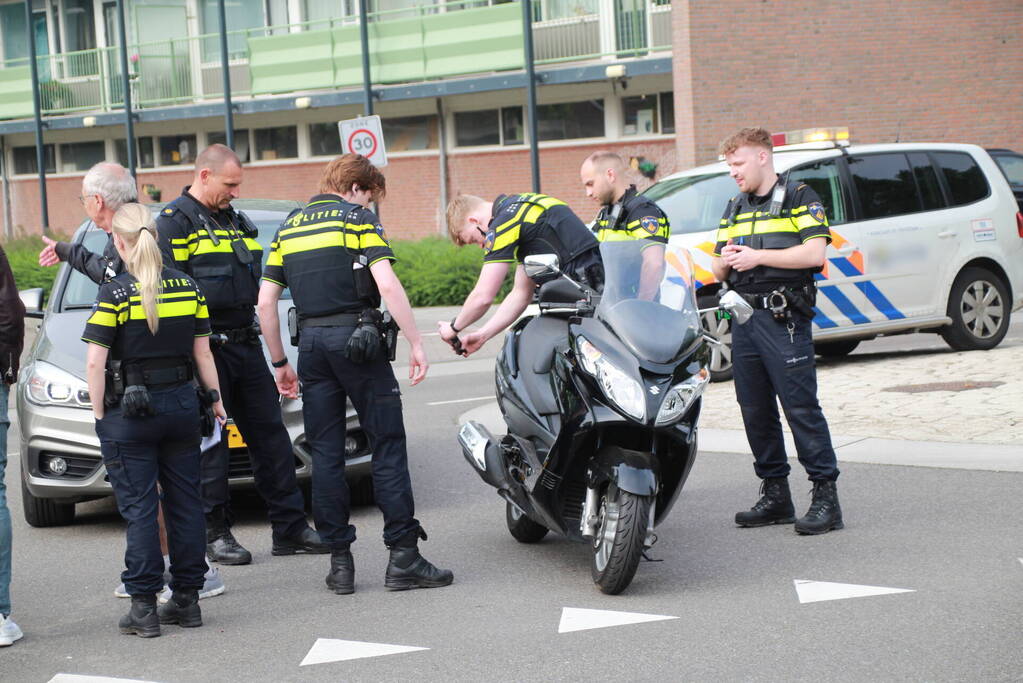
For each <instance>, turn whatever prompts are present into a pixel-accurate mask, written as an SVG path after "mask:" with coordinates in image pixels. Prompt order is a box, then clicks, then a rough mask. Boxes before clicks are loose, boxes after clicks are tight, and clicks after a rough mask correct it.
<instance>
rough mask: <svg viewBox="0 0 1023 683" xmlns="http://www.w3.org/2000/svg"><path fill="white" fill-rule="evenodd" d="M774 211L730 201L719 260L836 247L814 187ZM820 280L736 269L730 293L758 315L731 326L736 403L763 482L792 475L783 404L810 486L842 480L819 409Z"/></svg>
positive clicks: (766, 202) (802, 273)
mask: <svg viewBox="0 0 1023 683" xmlns="http://www.w3.org/2000/svg"><path fill="white" fill-rule="evenodd" d="M779 182H781V181H780V180H779ZM770 209H771V195H770V194H769V195H768V196H767V197H757V196H751V195H749V194H745V193H744V194H740V195H739V196H737V197H734V198H733V199H732V200H731V201H729V203H728V207H727V209H726V210H725V214H724V216H723V217H722V219H721V227H720V228H719V229H718V233H717V244H716V245H715V247H714V253H715V255H717V256H720V254H721V250H722V248H723V247H724V246H725V244H726V243H727V242H728V240H733V244H740V245H746V246H749V247H752V248H753V249H785V248H788V247H792V246H796V245H799V244H803V243H804V242H806V241H808V240H810V239H826V240H827V241H828V242H830V241H831V232H830V230H829V229H828V220H827V217H826V215H825V213H824V207H823V206H822V205H821V202H820V199H819V198H818V196H817V194H816V193H815V192H814V191H813V190H812V189H811V188H810V187H809V186H807V185H805V184H802V183H794V182H790V183H787V184H786V186H785V197H784V201H783V202H782V204H781V207H780V211H778V212H777V215H771V213H770ZM814 272H815V271H814V270H811V269H803V270H792V269H787V268H773V267H768V266H757V267H756V268H753V269H751V270H748V271H745V272H739V271H737V270H734V269H733V270H732V271H731V272H730V273H729V275H728V284H729V286H730V287H731V288H732V289H734V290H735V291H737V292H738V293H739V294H741V295H743V297H744V298H746V300H747V301H749V302H750V303H751V304H752V305H753V308H754V312H753V316H752V317H751V318H750V319H749V321H747V322H746V323H745V324H742V325H739V324H734V323H733V325H732V364H733V373H734V380H735V394H736V398H737V400H738V402H739V407H740V409H741V411H742V419H743V423H744V425H745V427H746V437H747V439H748V440H749V444H750V447H751V448H752V450H753V456H754V458H755V465H754V469H755V471H756V474H757V476H759V477H760V478H761V479H783V478H784V477H787V476H788V474H789V471H790V467H789V463H788V459H787V458H786V456H785V443H784V441H783V439H782V429H781V421H780V418H779V415H778V407H777V402H776V398H777V401H780V402H781V406H782V409H783V410H784V412H785V418H786V420H787V421H788V424H789V427H790V428H791V430H792V436H793V438H794V440H795V442H796V451H797V453H798V456H799V462H800V463H802V465H803V467H804V468H805V469H806V472H807V475H808V476H809V478H810V480H812V481H815V482H816V481H834V480H835V479H837V478H838V465H837V462H836V460H835V451H834V450H833V449H832V446H831V436H830V433H829V431H828V425H827V422H826V421H825V419H824V414H823V412H822V411H821V407H820V403H818V401H817V372H816V369H815V367H814V349H813V336H812V333H811V329H810V320H811V318H812V317H813V309H812V306H813V299H814V296H815V290H814V285H813V275H814ZM772 292H779V294H777V295H772V294H771V293H772ZM782 296H784V297H785V300H786V304H787V309H786V311H783V312H782V313H781V314H780V315H781V316H782V317H783V319H782V320H777V319H776V318H775V314H774V313H772V311H771V310H770V307H771V306H775V307H777V306H778V305H779V304H780V303H781V300H782V299H781V297H782ZM789 521H791V520H789ZM797 529H798V527H797Z"/></svg>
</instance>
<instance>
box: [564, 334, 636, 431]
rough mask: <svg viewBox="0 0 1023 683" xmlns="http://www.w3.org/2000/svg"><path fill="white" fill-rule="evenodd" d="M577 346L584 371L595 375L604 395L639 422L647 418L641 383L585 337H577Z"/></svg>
mask: <svg viewBox="0 0 1023 683" xmlns="http://www.w3.org/2000/svg"><path fill="white" fill-rule="evenodd" d="M575 345H576V349H577V350H578V351H579V362H580V364H581V365H582V366H583V370H585V371H586V372H588V373H590V374H591V375H593V377H594V378H595V379H596V380H597V384H599V385H600V388H601V390H603V392H604V395H605V396H607V397H608V399H610V400H611V402H612V403H614V404H615V405H617V406H618V407H619V408H621V409H622V410H624V411H625V412H626V413H628V414H629V415H631V416H632V417H634V418H636V419H637V420H642V419H643V418H644V417H646V398H645V397H644V396H643V387H642V386H640V383H639V382H637V381H636V380H634V379H633V378H631V377H629V376H628V375H627V374H625V372H623V371H622V370H621V369H620V368H619V367H618V366H617V365H615V364H614V363H612V362H611V361H610V360H608V359H607V358H606V357H605V356H604V354H603V353H601V352H600V351H599V350H598V349H597V347H596V346H594V345H593V344H591V343H590V342H589V341H587V340H586V338H585V337H581V336H580V337H577V338H576V343H575Z"/></svg>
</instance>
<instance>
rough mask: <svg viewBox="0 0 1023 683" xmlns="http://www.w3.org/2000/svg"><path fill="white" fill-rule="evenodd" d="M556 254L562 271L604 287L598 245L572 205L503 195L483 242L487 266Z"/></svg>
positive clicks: (538, 196)
mask: <svg viewBox="0 0 1023 683" xmlns="http://www.w3.org/2000/svg"><path fill="white" fill-rule="evenodd" d="M551 253H553V254H556V255H557V257H558V263H559V268H560V269H561V271H562V272H564V273H566V274H568V275H569V276H570V277H573V278H575V279H576V280H580V281H584V282H589V283H590V284H591V285H592V286H594V287H599V286H600V285H602V284H603V268H602V266H601V261H600V251H599V247H598V245H597V240H596V238H595V237H594V236H593V233H592V232H590V231H589V230H588V229H587V228H586V225H585V224H584V223H583V222H582V221H581V220H579V217H578V216H576V215H575V214H574V213H573V212H572V210H571V209H570V208H568V205H567V204H566V203H565V202H563V201H561V200H560V199H555V198H554V197H548V196H547V195H543V194H533V193H522V194H513V195H501V196H499V197H498V198H497V199H496V200H494V207H493V213H492V214H491V219H490V224H489V226H488V229H487V234H486V236H485V238H484V240H483V263H484V264H486V263H515V262H519V263H522V262H524V261H525V259H526V257H527V256H533V255H537V254H551Z"/></svg>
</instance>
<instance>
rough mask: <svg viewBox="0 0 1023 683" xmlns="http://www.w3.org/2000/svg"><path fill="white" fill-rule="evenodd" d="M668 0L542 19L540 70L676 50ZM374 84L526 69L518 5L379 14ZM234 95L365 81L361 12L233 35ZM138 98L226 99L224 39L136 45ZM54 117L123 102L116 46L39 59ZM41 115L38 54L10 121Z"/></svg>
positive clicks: (166, 101) (3, 108)
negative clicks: (36, 107) (35, 105)
mask: <svg viewBox="0 0 1023 683" xmlns="http://www.w3.org/2000/svg"><path fill="white" fill-rule="evenodd" d="M665 2H666V0H632V3H633V4H631V5H630V3H629V1H628V0H626V1H625V2H619V3H615V5H616V6H617V7H618V9H617V10H616V11H614V12H613V13H612V14H611V15H610V16H606V15H602V14H599V13H590V14H581V15H578V16H571V17H563V18H542V17H539V18H538V19H537V20H536V21H534V22H533V36H534V46H535V55H536V63H537V65H540V66H543V65H545V64H558V63H565V62H573V61H591V60H600V59H614V58H618V59H620V58H629V57H643V56H646V55H649V54H650V53H652V52H659V51H667V50H670V49H671V46H670V43H671V40H670V38H671V15H670V9H671V7H670V5H668V4H665ZM368 19H369V22H370V23H369V25H368V32H369V37H370V60H371V73H372V77H373V82H374V83H383V84H389V83H408V82H416V81H423V80H429V79H437V78H445V77H451V76H459V75H469V74H473V73H485V72H493V71H503V70H513V69H521V68H523V58H522V23H521V11H520V10H519V6H518V3H517V2H515V3H502V4H497V5H491V4H490V0H466V1H465V2H458V3H450V2H449V3H446V4H441V5H424V6H421V7H414V8H406V9H400V10H388V11H382V12H375V13H371V14H370V15H369V17H368ZM227 40H228V51H229V57H230V59H229V62H230V69H231V91H232V96H235V97H245V96H255V95H261V94H267V93H282V92H295V91H302V90H317V89H332V88H333V89H336V88H343V87H350V86H356V85H360V84H361V83H362V71H361V61H360V59H361V58H360V50H361V47H360V41H359V18H358V17H340V18H335V19H330V20H320V21H310V22H305V23H300V24H288V25H282V26H270V27H259V28H251V29H245V30H239V31H229V32H228V34H227ZM128 60H129V64H128V71H129V83H130V87H131V91H132V92H131V95H132V105H133V107H136V108H147V107H160V106H167V105H173V104H184V103H193V102H201V101H203V100H212V99H219V98H221V97H222V96H223V85H222V83H223V80H222V75H221V64H220V34H219V33H215V34H205V35H198V36H189V37H187V38H179V39H170V40H163V41H156V42H150V43H142V44H137V45H132V46H130V47H129V52H128ZM37 67H38V73H39V81H40V97H41V104H42V110H43V113H44V114H46V115H53V114H67V113H73V112H82V111H111V110H116V109H119V108H123V106H124V105H123V103H124V93H123V79H122V77H121V62H120V55H119V53H118V48H116V47H108V48H97V49H94V50H83V51H79V52H66V53H61V54H54V55H45V56H40V57H37ZM31 115H32V99H31V80H30V74H29V63H28V59H27V58H25V59H20V60H7V61H6V62H5V63H4V64H3V68H0V118H22V117H28V116H31Z"/></svg>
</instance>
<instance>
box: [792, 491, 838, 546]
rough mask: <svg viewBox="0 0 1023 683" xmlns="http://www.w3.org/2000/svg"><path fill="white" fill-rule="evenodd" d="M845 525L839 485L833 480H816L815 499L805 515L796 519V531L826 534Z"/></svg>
mask: <svg viewBox="0 0 1023 683" xmlns="http://www.w3.org/2000/svg"><path fill="white" fill-rule="evenodd" d="M844 526H845V523H844V522H843V521H842V506H840V505H839V504H838V487H837V486H836V485H835V482H833V481H815V482H814V483H813V500H812V501H811V502H810V509H809V510H807V511H806V516H805V517H800V518H799V519H798V520H796V531H797V532H798V533H801V534H811V535H816V534H826V533H828V532H829V531H831V530H832V529H841V528H843V527H844Z"/></svg>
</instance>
